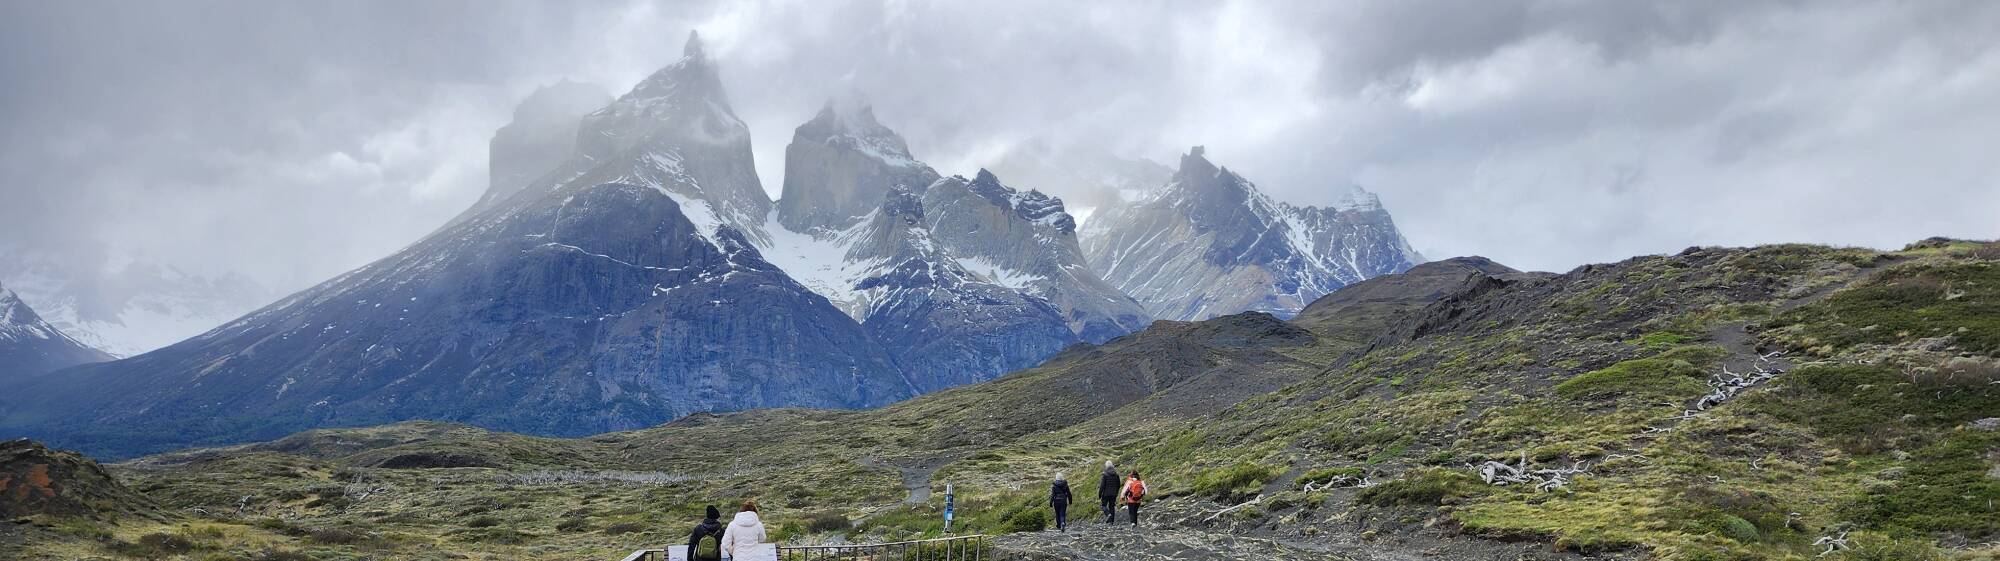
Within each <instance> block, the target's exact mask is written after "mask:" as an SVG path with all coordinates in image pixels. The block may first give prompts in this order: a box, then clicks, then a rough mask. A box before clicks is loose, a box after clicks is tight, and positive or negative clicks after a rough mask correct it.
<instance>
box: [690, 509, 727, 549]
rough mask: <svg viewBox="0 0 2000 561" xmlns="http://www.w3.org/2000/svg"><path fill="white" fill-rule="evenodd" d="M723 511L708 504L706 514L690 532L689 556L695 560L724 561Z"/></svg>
mask: <svg viewBox="0 0 2000 561" xmlns="http://www.w3.org/2000/svg"><path fill="white" fill-rule="evenodd" d="M721 518H722V511H719V510H716V509H715V505H708V512H707V513H706V516H705V517H704V518H702V519H701V523H700V524H696V525H695V526H694V532H693V533H690V534H688V549H687V558H688V559H691V560H693V561H722V521H721Z"/></svg>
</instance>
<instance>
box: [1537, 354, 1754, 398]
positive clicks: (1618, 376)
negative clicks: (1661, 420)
mask: <svg viewBox="0 0 2000 561" xmlns="http://www.w3.org/2000/svg"><path fill="white" fill-rule="evenodd" d="M1728 354H1729V352H1728V351H1725V350H1723V349H1722V348H1720V347H1713V346H1705V345H1704V346H1686V347H1677V348H1674V349H1672V350H1669V351H1667V352H1663V353H1660V354H1659V355H1657V356H1652V357H1647V358H1639V359H1632V360H1628V361H1624V362H1620V363H1617V364H1613V365H1611V366H1607V367H1604V368H1603V369H1600V370H1593V371H1590V372H1585V373H1583V374H1579V375H1577V376H1576V377H1574V378H1570V379H1568V380H1564V381H1563V382H1562V383H1560V384H1556V393H1557V394H1560V395H1562V396H1563V397H1568V398H1573V399H1588V398H1601V397H1613V396H1635V397H1669V398H1684V397H1692V396H1696V395H1701V394H1702V393H1703V392H1706V391H1707V389H1708V384H1707V383H1705V382H1704V380H1707V379H1708V377H1709V374H1710V372H1711V369H1712V367H1713V365H1714V364H1715V363H1716V361H1719V360H1721V359H1722V357H1724V356H1728Z"/></svg>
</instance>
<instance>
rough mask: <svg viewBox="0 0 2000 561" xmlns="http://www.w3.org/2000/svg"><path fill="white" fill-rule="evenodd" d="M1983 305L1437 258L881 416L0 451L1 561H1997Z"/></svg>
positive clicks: (1941, 244) (1789, 276)
mask: <svg viewBox="0 0 2000 561" xmlns="http://www.w3.org/2000/svg"><path fill="white" fill-rule="evenodd" d="M1996 303H2000V243H1995V242H1970V241H1957V240H1943V239H1932V240H1925V241H1922V242H1918V243H1915V244H1911V245H1910V246H1908V247H1906V248H1904V249H1902V250H1899V251H1875V250H1867V249H1857V248H1831V247H1821V246H1808V245H1772V246H1762V247H1752V248H1712V247H1699V248H1689V249H1687V250H1685V251H1682V252H1679V253H1676V254H1673V255H1650V256H1640V257H1634V258H1630V259H1626V260H1623V261H1619V262H1615V263H1601V264H1591V265H1585V266H1582V267H1578V268H1576V269H1574V270H1572V271H1569V272H1566V273H1560V274H1557V273H1536V272H1519V271H1516V270H1514V269H1511V268H1508V267H1506V266H1503V265H1500V264H1498V263H1495V262H1493V261H1490V260H1487V259H1482V258H1477V257H1462V258H1453V259H1446V260H1443V261H1437V262H1430V263H1424V264H1421V265H1418V266H1416V267H1413V268H1411V269H1409V270H1407V271H1405V272H1403V273H1399V274H1391V275H1384V276H1380V277H1376V278H1372V279H1368V280H1365V281H1361V282H1358V283H1355V284H1353V285H1349V286H1346V287H1343V288H1341V289H1339V290H1336V291H1334V292H1333V293H1331V294H1328V295H1326V296H1323V297H1321V298H1318V299H1316V300H1314V301H1313V302H1312V303H1311V304H1309V305H1307V306H1306V307H1305V308H1303V309H1302V310H1301V311H1300V313H1299V314H1297V315H1296V316H1294V317H1293V318H1291V319H1289V320H1284V319H1279V318H1277V317H1275V316H1273V315H1271V314H1267V313H1263V312H1244V313H1239V314H1231V315H1225V316H1218V317H1215V318H1211V319H1207V320H1201V321H1175V320H1162V321H1158V322H1155V323H1153V324H1152V325H1150V326H1149V327H1147V328H1146V329H1144V330H1141V331H1139V332H1136V333H1133V334H1129V335H1126V336H1123V337H1118V338H1114V339H1112V340H1110V341H1107V342H1105V343H1104V344H1101V345H1076V346H1073V347H1071V348H1069V349H1066V350H1064V351H1062V352H1061V353H1058V354H1057V355H1056V356H1054V357H1051V358H1050V359H1049V360H1047V361H1045V362H1043V363H1042V364H1040V365H1037V366H1035V367H1032V368H1028V369H1024V370H1021V371H1018V372H1014V373H1011V374H1009V375H1006V376H1002V377H1000V378H996V379H993V380H989V381H985V382H980V383H973V384H966V385H963V386H959V387H954V388H950V389H945V390H940V391H936V392H932V393H929V394H926V395H922V396H918V397H915V398H911V399H908V400H904V401H901V402H898V403H895V404H891V405H887V406H884V407H879V408H873V409H866V410H830V409H801V408H776V409H758V410H753V411H743V412H735V413H715V414H710V413H698V414H693V415H689V416H686V417H683V418H681V419H678V420H676V421H674V422H671V423H667V424H664V425H659V426H654V427H650V428H645V429H641V430H633V431H622V432H614V433H607V434H599V435H593V436H590V437H588V438H576V439H566V438H546V437H538V436H529V435H520V434H510V433H504V432H494V431H490V430H484V429H480V428H476V427H469V426H465V425H458V424H450V423H437V422H406V423H397V424H390V425H381V426H371V427H362V428H333V429H319V430H311V431H305V432H300V433H297V434H293V435H290V436H286V437H283V438H279V439H275V440H271V441H268V442H258V443H251V444H243V445H236V446H228V447H219V448H202V449H192V450H183V451H176V452H171V453H165V454H159V455H154V456H148V457H144V458H139V459H135V460H132V461H129V462H123V463H119V464H114V465H111V466H109V469H108V472H109V474H110V477H105V476H102V475H98V474H101V473H104V472H106V471H107V470H101V469H98V468H96V466H95V465H94V464H93V463H91V462H89V460H88V459H85V458H82V457H79V456H76V455H74V454H65V453H60V452H52V451H48V450H45V449H42V448H41V447H39V446H37V445H34V444H32V443H25V442H19V441H16V442H12V443H8V444H7V445H5V446H0V480H4V479H6V478H5V477H4V476H5V475H7V474H33V473H43V474H45V475H46V476H45V477H44V478H42V479H34V478H33V477H32V476H30V477H27V478H21V477H17V478H16V479H15V481H22V480H24V479H25V480H27V481H30V482H33V481H45V482H46V483H41V484H40V485H41V486H42V487H47V488H52V489H56V490H58V491H60V492H58V493H52V494H37V491H36V490H35V489H36V488H30V489H29V491H27V492H23V493H16V492H14V490H15V489H17V488H20V487H21V486H22V485H21V484H19V483H15V484H11V485H14V486H13V487H8V490H9V492H8V493H0V512H9V513H13V514H14V515H16V516H22V518H18V519H17V520H19V521H20V522H19V523H16V524H10V525H5V526H0V532H13V533H15V534H17V535H19V539H15V540H0V556H7V555H14V556H17V557H23V558H41V557H56V556H61V555H64V554H67V555H70V556H79V557H87V556H90V555H109V556H114V557H116V556H126V557H131V558H145V557H147V556H149V555H150V556H152V557H162V556H166V555H168V554H171V553H172V551H170V550H168V548H173V547H180V548H182V550H187V549H193V550H197V551H203V552H212V553H213V554H216V555H232V556H234V558H286V557H285V556H286V555H292V556H293V558H296V557H297V556H299V555H307V556H314V557H340V556H354V555H375V556H390V557H453V556H457V555H464V556H468V557H469V556H500V557H507V558H518V559H577V558H585V559H616V558H622V557H624V556H626V555H627V554H629V553H630V552H631V551H633V550H636V549H640V548H642V547H656V545H655V544H660V543H670V541H672V540H678V539H682V538H684V537H685V528H686V526H687V525H689V524H691V521H692V520H696V519H698V518H699V517H700V513H701V512H702V510H703V507H704V505H707V504H718V503H719V504H731V503H736V502H740V501H745V500H756V501H758V502H759V503H760V504H762V505H763V506H764V511H763V512H764V521H765V524H766V525H767V527H769V528H771V529H772V539H773V540H775V541H779V542H782V543H786V544H789V545H794V546H796V545H805V544H827V543H835V544H850V543H874V542H895V541H902V540H911V539H924V538H933V537H940V536H945V535H946V532H944V529H943V526H942V521H941V514H942V512H943V509H944V507H945V505H946V500H947V499H946V498H945V497H944V496H943V491H944V490H946V489H948V488H949V489H952V490H953V493H954V495H953V500H955V503H954V504H955V508H956V510H955V512H956V514H957V518H956V519H955V522H954V527H953V528H954V530H955V531H956V532H959V533H961V534H983V535H986V536H989V537H988V538H987V548H988V549H985V550H983V551H982V553H983V554H985V555H984V556H987V557H991V558H1001V559H1035V560H1040V559H1082V560H1089V561H1113V560H1118V559H1135V558H1143V559H1245V558H1255V559H1261V558H1277V559H1326V560H1337V561H1397V560H1408V559H1438V560H1443V561H1485V560H1490V559H1536V560H1543V561H1558V560H1561V561H1581V560H1584V559H1620V560H1634V561H1636V560H1642V559H1657V560H1661V561H1700V560H1711V559H1745V560H1753V559H1828V560H1835V561H1861V560H1876V559H1895V560H1912V561H1945V560H1954V559H1956V560H1975V559H1988V558H1991V557H1993V555H1995V554H2000V546H1996V542H1995V540H1996V539H2000V517H1996V516H1995V514H1996V511H1995V510H1994V506H1993V505H1994V504H1995V501H2000V476H1996V473H2000V471H1996V470H2000V454H1996V451H2000V418H1996V417H1995V414H1996V412H2000V384H1996V383H1994V382H1995V381H2000V322H1996V321H1995V320H1994V318H1995V317H1996V316H1995V315H1994V313H1993V310H1994V306H1995V305H1996ZM1106 460H1109V461H1112V462H1114V463H1115V464H1116V466H1117V467H1118V468H1120V470H1121V471H1127V470H1129V471H1139V472H1143V473H1144V474H1145V479H1146V480H1147V481H1148V483H1149V487H1150V488H1151V491H1150V492H1149V493H1147V495H1146V498H1145V501H1146V502H1145V508H1144V510H1142V512H1143V513H1145V514H1144V516H1143V520H1142V521H1141V522H1140V523H1139V524H1138V527H1137V528H1133V527H1130V526H1128V525H1127V524H1128V521H1127V520H1126V519H1124V518H1122V517H1121V519H1120V520H1119V521H1118V524H1116V525H1111V524H1103V523H1101V522H1099V520H1101V519H1100V518H1098V517H1099V516H1101V515H1102V513H1101V512H1099V511H1098V510H1097V509H1096V505H1094V504H1091V503H1083V504H1077V505H1073V506H1071V508H1070V515H1071V519H1070V526H1069V528H1068V531H1067V532H1062V533H1059V532H1055V531H1052V528H1051V527H1050V518H1049V516H1048V514H1049V512H1050V510H1049V504H1048V497H1049V489H1050V481H1051V480H1052V479H1066V480H1068V481H1069V482H1070V483H1071V485H1072V487H1075V486H1077V485H1084V486H1085V489H1088V483H1089V482H1091V481H1094V480H1095V479H1096V477H1097V473H1098V470H1099V469H1100V468H1101V465H1102V463H1103V462H1104V461H1106ZM38 466H40V467H38ZM7 485H9V484H7V483H5V481H0V486H7ZM43 496H48V497H50V498H51V499H52V500H43V499H41V498H40V497H43ZM20 497H27V498H28V499H29V500H21V498H20ZM71 497H77V498H86V500H83V501H79V500H71V499H70V498H71ZM80 504H81V505H83V506H81V507H79V506H78V505H80ZM79 508H81V509H82V510H85V511H87V514H84V515H78V514H77V511H78V510H79ZM62 516H69V517H67V518H66V517H62ZM155 534H158V535H157V536H155ZM0 535H6V534H0ZM100 536H102V537H100ZM170 538H175V539H178V540H179V541H174V539H170ZM10 548H17V549H10ZM260 552H261V553H260ZM294 552H296V553H294ZM260 556H261V557H260Z"/></svg>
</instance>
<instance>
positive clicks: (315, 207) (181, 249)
mask: <svg viewBox="0 0 2000 561" xmlns="http://www.w3.org/2000/svg"><path fill="white" fill-rule="evenodd" d="M982 4H983V5H975V4H974V3H972V2H958V1H951V2H942V1H941V2H922V1H898V2H853V3H846V2H834V1H825V0H814V1H800V2H722V3H707V2H661V3H651V2H625V1H606V2H587V3H573V2H561V3H557V2H547V3H531V2H495V1H488V0H480V1H467V2H452V1H440V0H427V1H423V2H403V1H395V2H369V1H341V2H314V3H303V2H264V1H257V2H219V3H218V2H111V3H99V2H27V1H14V0H0V244H6V245H8V246H9V247H7V248H0V250H5V251H9V252H11V253H0V255H6V256H8V257H6V258H8V259H14V260H16V261H21V260H26V259H29V257H23V256H24V255H32V256H34V257H33V259H37V260H38V261H36V262H37V263H40V264H41V265H38V266H39V267H42V268H44V269H45V270H52V271H57V273H55V274H58V275H67V276H71V277H75V278H74V279H71V280H72V282H74V283H76V284H77V285H78V286H84V285H89V286H93V287H103V286H118V287H124V288H119V289H117V290H112V289H105V288H96V289H92V290H97V291H100V292H105V294H96V295H92V294H85V295H82V296H79V298H82V299H85V300H89V299H93V298H101V299H109V300H112V302H111V303H110V304H104V305H105V306H109V307H112V308H115V307H116V300H117V299H118V298H121V297H124V296H125V295H126V293H127V292H130V291H135V290H144V288H143V285H146V284H148V283H146V282H140V281H134V280H130V279H127V280H126V281H123V282H122V283H121V282H108V281H105V280H103V278H102V277H118V276H119V275H121V274H124V275H125V276H127V277H130V276H131V275H130V274H129V271H130V270H133V269H134V268H135V267H137V266H144V267H156V268H170V269H173V270H178V271H182V272H185V273H186V274H188V275H192V276H194V277H197V278H206V279H227V280H228V281H229V282H236V283H243V284H246V285H255V286H261V287H265V288H266V289H268V290H270V291H272V292H276V293H284V292H290V291H294V290H298V289H301V288H304V287H306V286H309V285H311V284H313V283H316V282H318V281H321V280H324V279H326V278H328V277H331V276H333V275H335V274H337V273H339V272H341V271H344V270H347V269H351V268H353V267H356V266H359V265H361V264H364V263H366V262H368V261H370V260H373V259H375V258H379V257H382V256H384V255H386V254H388V253H390V252H392V251H394V250H396V249H398V248H400V247H402V246H403V245H405V244H408V243H410V242H412V241H414V240H416V239H417V238H418V237H420V236H422V235H423V234H426V233H428V232H430V231H431V230H432V229H434V228H436V227H437V226H438V225H440V224H441V223H443V222H444V221H445V220H447V219H448V218H450V217H451V216H452V215H453V214H455V213H457V212H458V211H459V210H461V209H463V208H464V207H466V206H468V205H470V204H471V203H472V201H474V200H475V199H476V198H478V196H479V194H480V192H481V191H482V190H483V189H484V188H485V184H486V172H485V166H486V161H485V158H486V142H487V140H488V139H489V138H490V137H491V135H492V133H493V131H494V129H496V128H498V127H499V126H501V125H502V124H504V123H505V122H506V120H507V119H508V118H509V115H510V112H511V109H512V107H513V105H514V103H515V102H517V101H518V100H519V99H520V98H522V97H523V96H525V95H526V94H527V93H528V92H530V91H532V90H533V89H534V88H535V87H536V86H538V85H541V84H545V83H549V82H553V81H556V80H559V79H564V78H569V79H575V80H579V81H585V82H590V83H595V84H600V85H603V86H604V87H605V88H606V89H608V90H611V91H612V92H614V93H621V92H623V91H625V90H626V89H627V88H629V87H630V86H631V84H632V83H633V82H635V81H636V80H637V79H639V78H640V77H643V76H644V75H646V74H648V73H650V72H651V71H652V70H654V69H657V68H658V67H660V66H663V65H666V64H668V63H671V62H673V61H674V60H675V59H677V58H678V57H679V55H680V51H681V45H682V43H683V41H684V40H685V38H686V35H687V32H688V31H689V30H690V29H698V30H700V32H701V33H702V36H703V37H704V38H705V39H707V40H708V45H709V46H708V52H709V53H710V55H711V56H712V57H714V58H716V59H717V60H718V61H719V63H720V65H721V67H722V69H723V70H722V71H723V79H724V81H725V83H726V84H727V87H728V88H729V91H730V95H731V97H732V98H733V103H734V106H735V109H736V112H737V114H738V115H740V116H742V117H743V119H744V120H745V121H747V122H748V123H749V125H750V127H751V129H752V134H753V139H754V142H755V143H756V150H757V158H758V167H759V170H760V173H762V174H763V181H764V185H765V188H766V190H768V191H772V192H773V193H774V194H775V192H776V191H777V190H778V188H779V186H780V185H781V183H782V181H781V180H782V175H781V174H782V165H783V157H782V155H783V150H784V144H785V143H786V142H787V141H789V139H790V136H791V129H792V128H793V127H795V126H797V125H798V124H799V123H801V122H803V121H805V120H806V119H807V118H809V117H810V116H811V115H812V113H813V112H815V111H816V110H817V109H818V107H819V106H820V104H821V103H822V102H823V101H824V100H826V99H827V98H828V97H830V96H837V95H859V96H861V97H864V98H867V99H869V100H871V101H872V102H873V104H874V105H875V107H876V113H877V114H878V116H879V117H880V118H881V119H882V121H883V122H884V123H885V124H887V125H889V126H890V127H893V128H896V129H898V130H899V131H901V132H902V133H903V134H904V136H906V137H907V138H908V139H909V141H910V146H911V150H912V151H913V152H915V153H916V155H917V156H918V157H919V158H921V159H924V160H926V161H928V162H930V163H932V164H933V165H934V166H936V167H938V168H939V170H940V171H942V172H945V173H966V174H969V173H970V172H971V171H972V170H974V169H976V168H977V167H978V166H979V165H981V164H987V163H991V161H992V160H993V159H994V158H996V157H997V156H998V155H999V154H1000V153H1002V152H1004V151H1005V150H1006V149H1007V147H1009V146H1012V145H1014V144H1016V143H1020V142H1024V141H1027V140H1028V139H1034V138H1039V139H1045V140H1050V141H1054V142H1066V143H1087V144H1092V145H1099V146H1103V147H1106V148H1109V149H1110V150H1112V151H1114V152H1117V153H1120V154H1123V155H1127V156H1135V157H1145V158H1150V159H1154V160H1158V161H1162V162H1172V161H1174V158H1175V157H1176V155H1177V154H1179V153H1180V152H1182V151H1184V150H1185V149H1186V147H1187V146H1190V145H1194V144H1203V145H1206V146H1207V147H1208V153H1209V155H1210V157H1211V159H1213V160H1215V161H1216V162H1218V163H1220V164H1222V165H1225V166H1228V167H1230V168H1232V169H1234V170H1237V171H1238V172H1240V173H1242V174H1244V175H1245V176H1247V177H1249V178H1251V179H1252V180H1253V181H1256V182H1257V183H1258V184H1260V185H1261V186H1262V187H1263V188H1264V189H1265V190H1267V191H1269V192H1270V193H1272V194H1273V195H1274V196H1276V197H1278V198H1280V199H1282V200H1286V201H1290V202H1293V203H1296V204H1324V203H1328V202H1332V201H1333V200H1334V199H1335V198H1337V197H1338V196H1339V194H1340V193H1341V192H1343V191H1344V190H1345V187H1346V186H1347V185H1349V184H1360V185H1362V186H1364V187H1367V188H1369V189H1371V190H1374V191H1376V192H1378V193H1380V194H1381V197H1382V200H1383V201H1384V203H1385V204H1386V205H1387V206H1388V207H1389V209H1390V211H1391V212H1392V213H1393V214H1394V216H1395V218H1396V221H1397V222H1398V224H1399V225H1400V226H1401V227H1402V229H1403V231H1404V233H1405V234H1406V236H1407V237H1408V238H1409V239H1410V241H1411V243H1412V244H1413V245H1415V246H1416V247H1417V248H1418V249H1419V250H1421V251H1423V252H1424V253H1425V254H1426V255H1427V256H1431V257H1433V258H1442V257H1449V256H1454V255H1467V254H1479V255H1485V256H1489V257H1492V258H1494V259H1497V260H1499V261H1502V262H1504V263H1507V264H1510V265H1513V266H1516V267H1519V268H1530V269H1544V270H1557V271H1560V270H1567V269H1569V268H1571V267H1574V266H1576V265H1580V264H1583V263H1589V262H1601V261H1610V260H1617V259H1621V258H1624V257H1628V256H1631V255H1634V254H1644V253H1661V252H1671V251H1677V250H1679V249H1681V248H1683V247H1686V246H1689V245H1698V244H1699V245H1717V244H1720V245H1745V244H1756V243H1766V242H1789V241H1798V242H1818V243H1830V244H1856V245H1867V246H1875V247H1899V246H1901V245H1902V244H1903V243H1905V242H1908V241H1912V240H1915V239H1918V238H1922V237H1926V236H1931V235H1949V236H1961V237H1983V238H1992V237H1997V236H2000V157H1996V155H2000V148H1996V147H2000V34H1996V33H1995V30H1996V29H2000V2H1991V1H1982V0H1969V1H1963V2H1958V1H1951V0H1922V1H1909V2H1889V1H1883V2H1853V1H1841V0H1816V1H1811V2H1758V1H1747V0H1726V1H1715V2H1703V1H1680V2H1600V1H1583V0H1578V1H1503V0H1464V1H1455V0H1447V1H1412V0H1388V1H1383V2H1323V1H1316V0H1313V1H1307V0H1300V1H1297V2H1283V1H1273V2H1200V1H1194V0H1188V1H1173V2H1070V1H1051V2H1038V1H1019V0H1014V1H1007V2H993V3H982ZM1003 179H1005V178H1003ZM1029 187H1032V186H1029ZM9 266H13V267H15V268H17V269H18V268H19V267H21V265H20V264H19V263H18V262H17V263H12V264H9V263H0V273H4V272H5V271H6V270H7V268H8V267H9ZM148 270H150V269H148ZM0 278H4V277H0ZM135 286H136V287H135ZM79 290H82V289H79ZM119 291H123V292H119ZM114 292H115V293H114ZM244 292H250V291H248V290H245V291H244ZM260 298H261V297H260Z"/></svg>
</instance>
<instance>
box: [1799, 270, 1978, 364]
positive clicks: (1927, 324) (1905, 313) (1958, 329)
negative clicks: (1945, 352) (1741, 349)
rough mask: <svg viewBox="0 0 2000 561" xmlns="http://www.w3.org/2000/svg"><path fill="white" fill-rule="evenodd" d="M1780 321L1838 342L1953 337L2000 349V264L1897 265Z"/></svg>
mask: <svg viewBox="0 0 2000 561" xmlns="http://www.w3.org/2000/svg"><path fill="white" fill-rule="evenodd" d="M1772 325H1773V326H1776V327H1787V326H1797V327H1798V328H1799V329H1800V330H1801V331H1803V334H1804V335H1806V336H1809V337H1811V338H1812V339H1813V340H1815V341H1817V342H1822V343H1826V344H1831V345H1834V346H1836V347H1847V346H1850V345H1854V344H1858V343H1899V342H1907V341H1912V340H1915V339H1920V338H1924V337H1937V336H1942V335H1949V336H1951V337H1952V338H1953V339H1955V340H1956V341H1957V342H1958V344H1959V345H1960V346H1963V347H1965V348H1966V349H1968V350H1971V351H1974V352H1980V353H1993V352H2000V265H1996V264H1994V263H1992V262H1990V261H1981V262H1971V263H1948V264H1935V265H1912V266H1904V267H1898V268H1894V269H1890V270H1888V271H1884V272H1883V273H1881V274H1880V275H1878V276H1877V277H1875V278H1873V279H1871V280H1869V281H1867V282H1866V283H1864V284H1862V285H1860V286H1856V287H1854V288H1851V289H1848V290H1843V291H1840V292H1836V293H1834V294H1833V295H1832V296H1829V297H1827V298H1826V299H1825V300H1821V301H1819V302H1816V303H1813V304H1810V305H1807V306H1802V307H1800V308H1798V309H1795V310H1792V311H1789V312H1786V313H1784V314H1781V315H1779V316H1778V318H1777V319H1774V320H1772Z"/></svg>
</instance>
